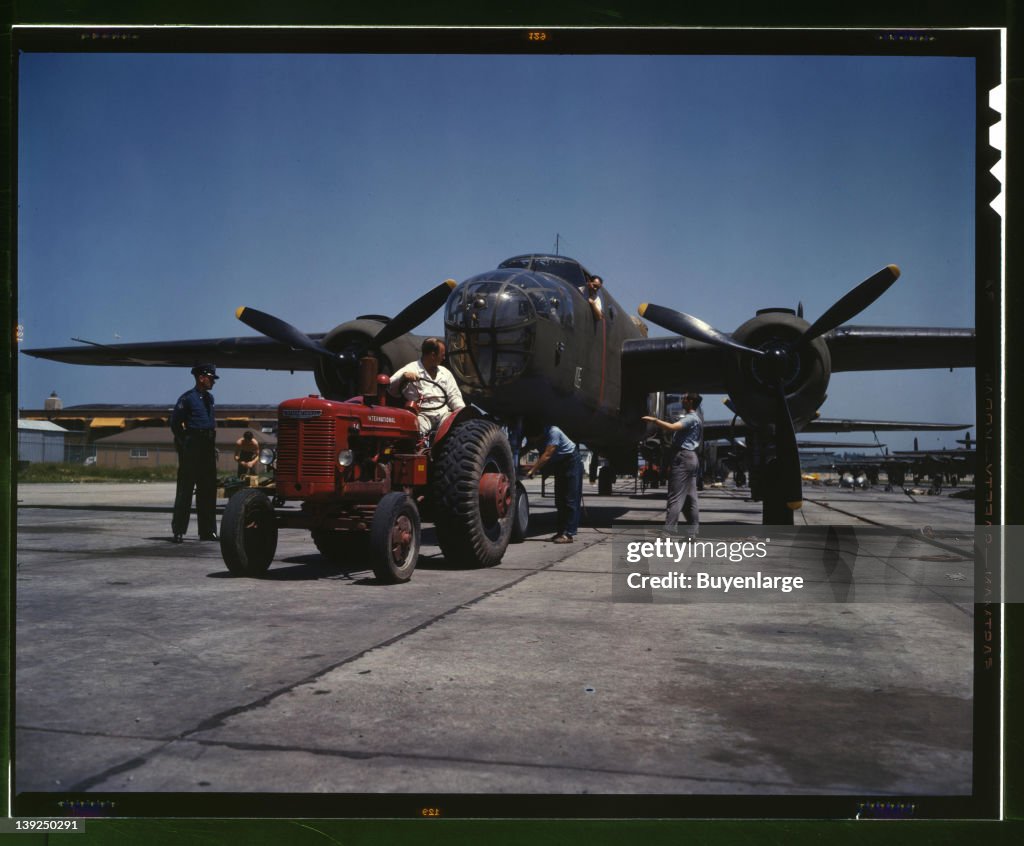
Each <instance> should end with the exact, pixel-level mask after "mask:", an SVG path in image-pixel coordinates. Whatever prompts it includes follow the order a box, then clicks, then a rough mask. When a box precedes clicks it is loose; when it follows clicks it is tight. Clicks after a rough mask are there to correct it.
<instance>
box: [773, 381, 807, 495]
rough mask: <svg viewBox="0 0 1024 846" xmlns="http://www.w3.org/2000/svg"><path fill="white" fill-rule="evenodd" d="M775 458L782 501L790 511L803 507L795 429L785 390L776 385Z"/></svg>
mask: <svg viewBox="0 0 1024 846" xmlns="http://www.w3.org/2000/svg"><path fill="white" fill-rule="evenodd" d="M775 458H776V465H777V466H776V470H777V472H778V475H779V489H780V492H781V494H782V499H783V501H784V502H785V503H786V505H788V506H789V507H790V508H791V509H793V510H796V509H797V508H799V507H800V506H801V505H803V499H804V492H803V479H802V478H801V472H800V452H799V449H798V447H797V443H796V429H794V428H793V418H792V417H791V416H790V414H789V403H788V402H787V401H786V389H785V388H784V387H783V386H782V384H781V383H780V384H779V385H778V403H777V405H776V412H775Z"/></svg>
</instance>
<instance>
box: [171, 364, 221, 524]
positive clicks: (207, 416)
mask: <svg viewBox="0 0 1024 846" xmlns="http://www.w3.org/2000/svg"><path fill="white" fill-rule="evenodd" d="M192 375H193V376H195V377H196V386H195V387H194V388H193V389H192V390H190V391H185V393H183V394H182V395H181V396H180V397H178V402H177V404H176V405H175V406H174V411H172V412H171V431H172V432H173V433H174V446H175V448H176V449H177V450H178V490H177V493H176V495H175V497H174V517H173V518H172V519H171V531H172V532H173V533H174V542H175V543H181V542H182V540H183V539H184V537H185V532H186V531H188V520H189V512H190V511H191V510H192V492H193V491H195V494H196V516H197V518H198V520H199V539H200V540H208V541H209V540H217V450H216V442H215V438H216V434H217V420H216V418H215V417H214V414H213V394H211V393H210V388H212V387H213V383H214V382H215V381H216V380H217V379H218V378H220V377H219V376H217V368H216V367H214V366H213V365H212V364H198V365H196V366H195V367H193V368H192Z"/></svg>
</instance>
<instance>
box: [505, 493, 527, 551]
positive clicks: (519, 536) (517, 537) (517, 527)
mask: <svg viewBox="0 0 1024 846" xmlns="http://www.w3.org/2000/svg"><path fill="white" fill-rule="evenodd" d="M529 527H530V499H529V497H528V496H527V495H526V487H525V486H524V485H523V483H522V482H516V493H515V502H514V503H513V506H512V535H511V536H510V538H509V542H510V543H522V542H523V541H524V540H526V532H527V530H528V529H529Z"/></svg>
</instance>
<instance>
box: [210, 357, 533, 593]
mask: <svg viewBox="0 0 1024 846" xmlns="http://www.w3.org/2000/svg"><path fill="white" fill-rule="evenodd" d="M374 371H375V368H374ZM368 375H370V376H371V378H370V382H369V384H370V385H374V384H375V385H376V393H375V394H374V393H369V394H366V393H364V395H363V396H361V397H355V398H353V399H350V400H347V401H346V402H335V401H333V400H327V399H323V398H321V397H319V396H309V397H304V398H301V399H291V400H287V401H285V402H283V403H281V405H280V406H279V407H278V433H277V455H276V478H275V488H274V489H273V490H271V491H269V492H268V491H267V489H265V488H249V489H243V490H241V491H239V492H238V493H236V494H235V495H234V496H232V497H231V499H230V500H229V501H228V504H227V507H226V508H225V510H224V517H223V520H222V522H221V534H220V538H221V540H220V544H221V553H222V555H223V557H224V562H225V564H227V567H228V570H230V571H231V572H232V573H233V574H235V575H238V576H261V575H263V574H264V573H265V572H266V571H267V568H268V567H269V566H270V564H271V562H272V561H273V559H274V553H275V551H276V549H277V535H278V531H279V530H280V529H307V530H308V531H309V532H310V534H311V535H312V538H313V543H314V544H316V548H317V549H318V550H320V553H321V554H322V555H323V556H324V557H325V558H327V559H328V560H330V561H332V562H335V563H347V564H351V563H357V564H359V563H363V562H366V563H369V564H370V565H371V566H372V567H373V572H374V573H375V574H376V576H377V578H378V579H379V580H380V581H382V582H388V583H394V582H404V581H408V579H409V578H410V577H411V576H412V573H413V570H414V569H415V568H416V562H417V559H418V557H419V548H420V516H421V513H422V512H428V513H429V514H430V519H432V520H433V523H434V526H435V529H436V532H437V541H438V544H439V546H440V547H441V551H442V553H443V554H444V557H445V560H447V561H449V562H452V563H456V564H460V565H463V566H467V567H490V566H493V565H495V564H497V563H498V562H500V561H501V558H502V556H503V555H504V554H505V549H506V547H507V546H508V544H509V541H510V540H522V535H523V532H525V530H526V523H527V521H528V519H529V504H528V502H527V498H526V491H525V489H524V488H523V485H522V484H521V483H520V482H517V481H516V468H515V465H514V463H513V458H512V450H511V447H510V445H509V440H508V435H507V434H506V432H505V430H504V429H503V428H502V427H501V426H500V425H499V424H498V423H496V422H494V421H493V420H490V419H487V418H486V417H484V416H483V415H482V414H481V413H480V412H478V411H477V410H476V409H475V408H472V407H467V408H465V409H463V410H462V411H460V412H459V413H457V414H452V415H450V416H449V417H448V418H446V419H445V420H444V422H443V423H442V424H441V426H440V427H439V428H438V430H437V432H436V434H435V435H434V436H433V439H432V440H431V441H430V443H429V444H427V443H426V442H425V441H424V440H423V439H422V438H421V436H420V433H419V430H418V428H417V425H416V415H415V413H413V412H412V411H410V410H408V409H406V408H404V407H394V406H392V405H389V404H388V402H389V398H388V396H387V393H386V387H387V383H388V377H387V376H380V377H379V378H377V377H376V376H375V373H373V374H368ZM365 384H366V382H365V381H364V385H365ZM367 387H369V386H367ZM295 504H298V506H299V507H298V508H295V507H294V505H295Z"/></svg>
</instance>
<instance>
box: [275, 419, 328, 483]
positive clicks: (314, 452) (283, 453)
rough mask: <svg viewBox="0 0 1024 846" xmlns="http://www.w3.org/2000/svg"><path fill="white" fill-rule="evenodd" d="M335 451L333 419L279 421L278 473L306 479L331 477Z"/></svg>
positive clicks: (283, 475)
mask: <svg viewBox="0 0 1024 846" xmlns="http://www.w3.org/2000/svg"><path fill="white" fill-rule="evenodd" d="M336 454H337V449H336V448H335V439H334V420H332V419H316V420H287V419H285V420H281V421H279V425H278V433H277V474H278V476H281V477H285V478H289V479H296V480H306V481H312V480H316V479H321V480H327V481H333V480H334V466H335V465H334V461H335V457H336ZM300 456H301V463H300Z"/></svg>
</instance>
